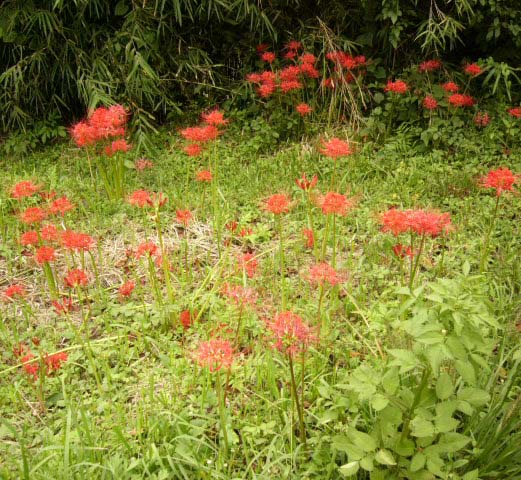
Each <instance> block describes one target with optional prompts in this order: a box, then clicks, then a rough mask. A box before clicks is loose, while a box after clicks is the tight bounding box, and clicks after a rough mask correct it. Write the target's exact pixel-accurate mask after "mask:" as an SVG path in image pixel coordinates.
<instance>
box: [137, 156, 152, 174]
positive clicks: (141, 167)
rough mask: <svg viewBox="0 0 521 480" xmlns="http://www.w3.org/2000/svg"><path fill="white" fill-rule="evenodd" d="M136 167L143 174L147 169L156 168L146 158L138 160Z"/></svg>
mask: <svg viewBox="0 0 521 480" xmlns="http://www.w3.org/2000/svg"><path fill="white" fill-rule="evenodd" d="M134 166H135V168H136V170H137V171H139V172H142V171H143V170H145V169H147V168H152V167H153V166H154V164H153V163H152V162H151V161H150V160H147V159H146V158H138V159H137V160H136V161H135V163H134Z"/></svg>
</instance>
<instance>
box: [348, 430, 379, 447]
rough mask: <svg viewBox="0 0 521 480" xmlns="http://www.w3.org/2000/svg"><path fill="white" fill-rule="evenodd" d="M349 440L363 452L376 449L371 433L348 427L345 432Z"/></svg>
mask: <svg viewBox="0 0 521 480" xmlns="http://www.w3.org/2000/svg"><path fill="white" fill-rule="evenodd" d="M347 436H348V438H349V440H351V441H352V442H353V443H354V444H355V445H356V446H357V447H359V448H361V449H362V450H363V451H364V452H373V451H375V450H376V441H375V439H374V438H373V437H371V435H369V434H367V433H364V432H360V431H358V430H355V429H350V430H349V431H348V432H347Z"/></svg>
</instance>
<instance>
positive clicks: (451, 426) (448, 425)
mask: <svg viewBox="0 0 521 480" xmlns="http://www.w3.org/2000/svg"><path fill="white" fill-rule="evenodd" d="M434 425H435V427H436V433H446V432H450V431H452V430H455V429H456V428H457V427H458V425H459V421H458V420H456V419H455V418H452V417H451V416H446V415H443V416H439V417H436V418H435V420H434Z"/></svg>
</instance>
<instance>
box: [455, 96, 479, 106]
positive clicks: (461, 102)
mask: <svg viewBox="0 0 521 480" xmlns="http://www.w3.org/2000/svg"><path fill="white" fill-rule="evenodd" d="M449 103H450V104H451V105H452V106H454V107H472V106H473V105H474V104H475V103H476V101H475V100H474V99H473V98H472V97H471V96H470V95H465V94H462V93H453V94H452V95H451V96H450V97H449Z"/></svg>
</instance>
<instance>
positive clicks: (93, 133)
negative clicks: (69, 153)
mask: <svg viewBox="0 0 521 480" xmlns="http://www.w3.org/2000/svg"><path fill="white" fill-rule="evenodd" d="M127 118H128V115H127V111H126V110H125V108H124V107H123V106H121V105H112V106H111V107H109V108H106V107H99V108H97V109H96V110H94V111H93V112H91V113H90V115H89V116H88V117H87V119H85V120H82V121H80V122H78V123H76V124H75V125H73V126H72V127H71V129H70V133H71V136H72V139H73V140H74V142H75V143H76V145H77V146H78V147H89V146H94V145H96V144H98V143H99V142H107V141H109V143H108V145H106V146H105V149H104V152H105V154H106V155H109V156H110V155H113V154H114V153H116V152H127V151H128V150H129V149H130V145H129V144H128V143H127V142H126V140H125V139H124V138H123V137H124V136H125V125H126V123H127Z"/></svg>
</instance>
